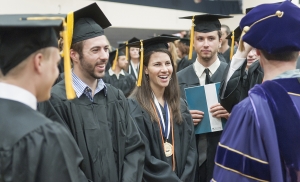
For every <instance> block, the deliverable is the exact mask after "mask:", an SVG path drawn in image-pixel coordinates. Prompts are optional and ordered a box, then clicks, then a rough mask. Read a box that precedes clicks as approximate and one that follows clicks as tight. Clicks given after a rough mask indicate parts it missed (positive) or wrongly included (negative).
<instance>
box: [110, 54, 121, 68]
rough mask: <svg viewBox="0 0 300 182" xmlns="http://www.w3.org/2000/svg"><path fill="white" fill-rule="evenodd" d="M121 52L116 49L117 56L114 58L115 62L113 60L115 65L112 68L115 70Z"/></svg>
mask: <svg viewBox="0 0 300 182" xmlns="http://www.w3.org/2000/svg"><path fill="white" fill-rule="evenodd" d="M118 54H119V50H118V49H116V56H115V59H114V62H113V65H112V67H111V69H112V70H113V71H114V70H115V69H116V64H117V60H118V56H119V55H118Z"/></svg>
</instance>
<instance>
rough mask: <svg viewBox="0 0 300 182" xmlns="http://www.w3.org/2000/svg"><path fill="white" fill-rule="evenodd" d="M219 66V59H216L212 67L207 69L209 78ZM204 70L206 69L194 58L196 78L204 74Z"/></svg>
mask: <svg viewBox="0 0 300 182" xmlns="http://www.w3.org/2000/svg"><path fill="white" fill-rule="evenodd" d="M220 64H221V62H220V60H219V58H217V60H216V61H215V62H214V63H213V64H212V65H210V66H209V67H208V69H209V73H210V74H209V75H210V76H211V75H213V74H214V73H215V72H216V71H217V69H218V68H219V66H220ZM205 68H206V67H204V66H203V65H202V64H200V63H199V61H198V59H197V58H196V61H195V63H194V70H195V72H196V75H197V76H198V78H200V77H201V75H202V74H205V73H204V70H205Z"/></svg>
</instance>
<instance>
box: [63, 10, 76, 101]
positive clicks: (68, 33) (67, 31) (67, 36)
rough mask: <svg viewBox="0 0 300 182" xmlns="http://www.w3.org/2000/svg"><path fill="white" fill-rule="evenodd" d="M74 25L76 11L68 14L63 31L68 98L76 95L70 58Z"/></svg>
mask: <svg viewBox="0 0 300 182" xmlns="http://www.w3.org/2000/svg"><path fill="white" fill-rule="evenodd" d="M73 26H74V13H73V12H70V13H68V15H67V23H66V22H64V31H63V39H64V44H63V54H64V74H65V87H66V96H67V99H74V98H75V96H76V95H75V91H74V89H73V86H72V76H71V59H70V47H71V44H72V37H73Z"/></svg>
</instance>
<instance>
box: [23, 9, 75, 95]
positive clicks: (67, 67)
mask: <svg viewBox="0 0 300 182" xmlns="http://www.w3.org/2000/svg"><path fill="white" fill-rule="evenodd" d="M71 14H72V15H71V16H70V17H71V19H69V20H68V21H72V22H74V18H73V13H71ZM68 17H69V14H68ZM25 20H62V22H63V28H64V30H63V31H61V32H60V35H61V36H62V37H63V41H64V44H63V56H64V72H65V73H64V75H65V87H66V96H67V99H74V98H75V97H76V95H75V91H74V89H73V86H72V76H71V61H70V46H69V44H68V42H70V41H69V38H70V39H71V40H72V37H69V35H68V32H67V31H68V30H67V29H68V27H67V23H66V21H65V19H64V18H62V17H28V18H25ZM72 28H73V25H72ZM72 33H73V30H72Z"/></svg>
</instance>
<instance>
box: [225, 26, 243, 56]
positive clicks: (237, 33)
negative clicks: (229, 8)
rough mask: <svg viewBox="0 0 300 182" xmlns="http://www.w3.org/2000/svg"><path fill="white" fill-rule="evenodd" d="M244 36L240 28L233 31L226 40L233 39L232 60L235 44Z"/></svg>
mask: <svg viewBox="0 0 300 182" xmlns="http://www.w3.org/2000/svg"><path fill="white" fill-rule="evenodd" d="M241 35H242V30H241V29H240V27H239V26H238V27H237V28H236V29H234V31H232V32H231V33H230V34H229V35H227V37H226V39H231V47H230V56H229V57H230V60H231V59H232V56H233V50H234V42H235V41H236V40H238V39H239V38H240V36H241Z"/></svg>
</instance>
